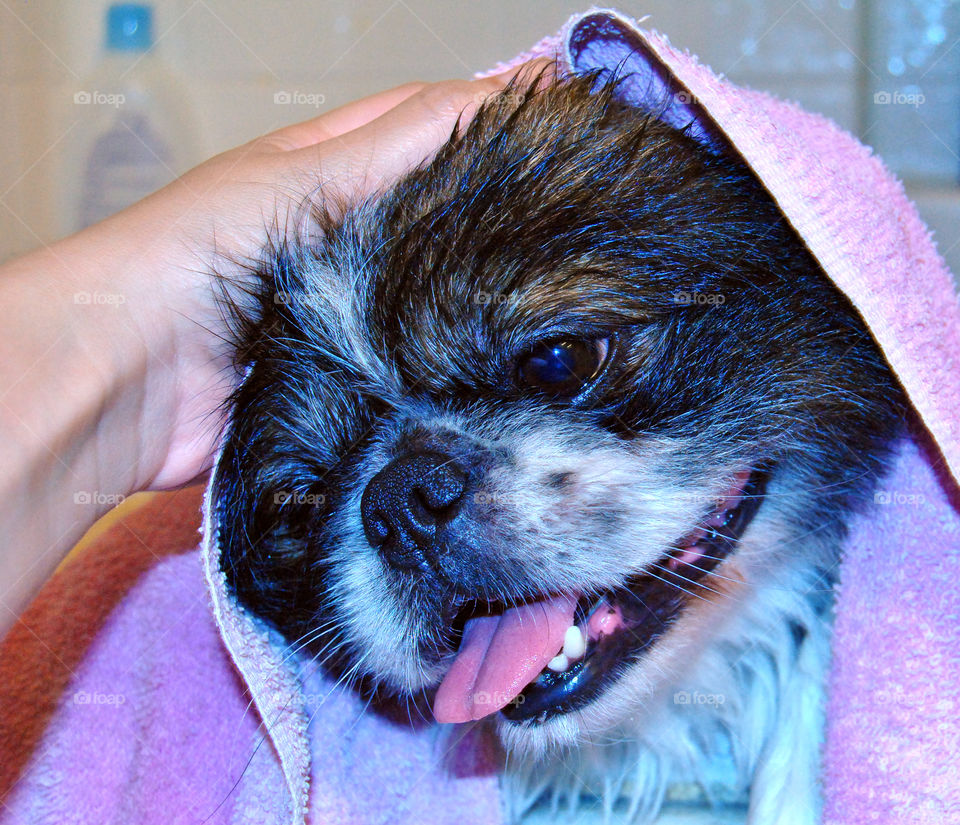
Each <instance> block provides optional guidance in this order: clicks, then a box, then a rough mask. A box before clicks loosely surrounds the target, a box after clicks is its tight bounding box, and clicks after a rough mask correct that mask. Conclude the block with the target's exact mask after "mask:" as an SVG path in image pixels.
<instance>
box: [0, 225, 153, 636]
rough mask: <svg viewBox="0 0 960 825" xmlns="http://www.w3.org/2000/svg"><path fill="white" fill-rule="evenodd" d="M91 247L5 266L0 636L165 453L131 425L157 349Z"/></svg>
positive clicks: (87, 241)
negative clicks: (67, 556) (66, 556)
mask: <svg viewBox="0 0 960 825" xmlns="http://www.w3.org/2000/svg"><path fill="white" fill-rule="evenodd" d="M93 240H96V239H93V238H88V237H84V236H76V237H74V238H70V239H67V240H66V241H63V242H61V243H60V244H56V245H54V246H52V247H49V248H47V249H44V250H39V251H37V252H35V253H32V254H30V255H28V256H26V257H24V258H22V259H20V260H18V261H14V262H12V263H10V264H7V265H5V266H4V267H2V268H0V312H2V315H0V318H2V321H0V323H2V327H3V331H2V334H0V432H2V433H3V437H2V439H0V524H2V525H3V545H4V546H3V549H2V551H0V602H2V608H3V609H2V615H0V629H6V628H7V627H9V625H10V624H11V623H12V621H13V620H14V618H15V616H16V615H17V614H18V613H19V612H20V611H21V610H22V609H23V607H24V606H25V604H26V602H27V601H28V600H29V598H30V597H31V595H32V594H33V593H35V592H36V590H37V588H38V587H39V585H40V584H41V583H42V582H43V581H44V579H45V578H46V577H47V576H48V575H49V574H50V573H51V572H52V571H53V569H54V568H55V567H56V565H57V563H58V562H59V561H60V560H61V559H62V558H63V556H64V554H65V553H66V552H67V551H68V550H69V549H70V547H71V546H72V545H73V544H74V543H75V542H76V540H77V539H78V538H79V537H80V536H81V535H82V534H83V533H84V531H85V530H86V528H87V527H89V525H90V524H92V523H93V521H95V520H96V518H97V517H99V515H101V514H102V513H103V512H105V511H106V510H108V509H109V508H110V507H111V506H112V505H113V504H115V503H116V502H117V501H118V500H119V499H120V497H122V496H125V495H128V494H130V493H131V492H134V491H136V490H137V489H140V488H142V487H143V486H145V485H146V484H147V483H149V481H150V479H151V477H152V474H154V473H155V472H156V470H157V467H159V466H160V463H161V461H162V456H163V454H164V452H165V443H164V434H163V433H162V432H161V433H155V434H154V435H155V437H154V438H152V439H150V441H151V442H152V443H141V442H142V441H143V437H142V433H143V432H144V431H145V430H144V428H141V427H132V426H131V425H130V424H131V421H136V420H139V419H140V417H141V415H142V413H143V409H144V406H145V389H146V386H147V381H146V379H147V376H148V374H149V364H148V360H149V358H150V357H151V356H150V355H149V351H150V347H149V346H148V345H147V342H145V341H143V340H142V335H141V334H140V333H139V331H138V330H137V328H136V326H135V324H134V323H133V321H132V319H131V316H130V313H129V311H128V307H127V305H126V301H127V299H128V296H125V295H124V294H123V292H122V287H121V286H120V284H119V280H118V279H115V278H112V277H111V275H110V274H109V273H108V272H105V271H101V270H100V269H99V266H100V263H99V262H100V260H101V258H100V256H99V255H98V254H96V253H95V252H94V245H93V243H92V241H93ZM99 248H100V249H102V246H100V247H99ZM105 257H106V256H105ZM117 257H119V258H121V259H122V258H123V255H122V254H121V255H119V256H117ZM66 261H69V264H67V263H66ZM151 343H152V345H153V349H154V351H155V353H156V355H155V356H153V357H162V356H161V355H160V353H159V352H157V350H159V349H162V342H160V341H155V342H151ZM158 420H162V419H158Z"/></svg>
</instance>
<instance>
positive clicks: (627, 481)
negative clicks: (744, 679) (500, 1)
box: [215, 79, 898, 748]
mask: <svg viewBox="0 0 960 825" xmlns="http://www.w3.org/2000/svg"><path fill="white" fill-rule="evenodd" d="M318 221H319V222H320V223H321V229H322V230H323V234H324V240H323V241H322V242H314V243H312V244H299V245H286V246H283V247H281V248H280V249H278V250H277V252H276V254H275V255H273V256H272V260H271V263H270V265H269V266H266V267H265V268H264V271H263V272H261V273H260V276H261V278H262V291H261V293H260V301H259V305H258V307H257V309H256V310H255V311H246V312H245V314H244V318H243V319H241V323H240V325H239V338H240V352H241V362H242V364H243V365H244V366H249V367H250V371H249V374H248V376H247V378H246V381H245V383H244V384H243V386H242V387H241V389H240V390H239V391H238V392H237V394H236V396H235V398H234V399H233V406H232V421H231V426H230V431H229V437H228V439H227V442H226V446H225V449H224V453H223V457H222V459H221V463H220V466H219V469H218V472H217V476H216V481H215V484H216V491H215V496H216V508H217V514H218V517H219V520H220V525H221V526H220V540H221V546H222V562H221V563H222V566H223V569H224V570H225V572H226V574H227V577H228V581H229V583H230V585H231V587H232V588H233V590H234V592H235V594H236V596H237V597H238V598H239V599H240V600H241V601H242V602H243V603H244V604H245V605H246V606H247V607H249V608H250V609H251V610H253V611H254V612H256V613H258V614H260V615H261V616H263V617H264V618H266V619H268V620H269V621H271V622H273V623H274V624H275V625H277V626H278V627H279V628H280V629H281V630H282V631H283V632H284V633H285V634H286V635H287V636H288V638H289V639H290V641H291V643H305V644H306V645H307V647H308V649H310V650H312V651H313V652H315V653H317V654H318V655H322V656H329V655H334V656H335V661H336V663H337V667H338V669H339V670H340V672H341V673H344V674H349V675H351V676H353V675H355V676H358V677H360V676H362V677H366V678H367V679H368V680H370V681H372V682H374V683H376V684H378V685H381V686H384V687H386V688H389V689H391V690H393V691H396V692H399V693H401V694H405V695H413V694H418V693H420V692H430V691H432V690H433V689H434V688H436V687H437V686H438V685H439V686H440V687H439V690H438V691H437V695H436V698H435V700H434V709H435V711H436V714H437V716H438V718H440V719H442V720H444V721H463V720H466V719H471V718H480V717H483V716H487V715H492V714H496V716H495V718H496V719H497V720H498V723H499V725H500V728H501V731H502V733H503V735H504V738H505V739H506V741H507V742H508V743H509V744H512V745H515V746H517V747H525V746H526V747H533V748H537V747H541V746H543V745H545V744H549V743H551V742H560V741H563V742H570V741H575V740H576V739H577V737H578V736H580V735H589V734H592V733H595V732H597V731H601V730H608V729H610V728H611V727H614V726H616V725H618V724H619V723H620V722H622V721H623V719H625V718H627V717H629V716H631V715H634V714H636V712H637V708H638V706H639V704H640V703H642V702H643V701H644V699H645V698H647V697H649V696H650V695H651V694H653V693H655V692H656V691H657V690H659V689H661V688H662V687H663V685H665V684H668V683H669V680H670V679H672V678H674V677H675V675H676V674H677V673H678V672H679V671H680V670H681V669H682V668H683V667H684V666H686V665H687V664H689V662H690V661H691V660H693V659H695V655H696V650H697V647H698V646H699V645H701V644H703V641H704V640H705V639H708V638H709V636H710V632H711V629H712V628H714V627H717V626H719V625H720V624H721V623H722V620H723V618H724V616H725V615H726V614H727V613H728V612H729V611H731V610H735V609H736V605H737V603H738V601H739V600H740V599H742V598H745V597H748V596H749V591H750V588H751V587H754V586H756V584H757V582H758V581H761V580H763V579H764V577H769V576H771V575H774V573H775V571H776V569H777V567H778V565H782V564H784V563H786V561H787V560H790V559H795V558H796V557H797V556H798V555H803V554H806V555H808V556H811V557H812V556H813V555H815V554H817V553H821V552H824V551H825V548H829V547H830V546H832V543H833V542H835V541H836V539H837V537H838V535H839V533H840V531H841V529H842V523H843V519H844V517H845V514H846V513H847V512H848V511H849V509H850V508H851V507H852V506H853V505H854V503H855V501H856V499H857V497H858V495H862V494H863V491H864V490H865V489H867V487H868V486H869V483H870V480H871V479H872V478H873V477H874V476H875V475H876V473H877V472H878V469H879V467H880V465H881V461H882V458H883V455H884V445H885V443H886V441H887V440H888V439H889V438H890V436H891V433H892V432H893V431H894V427H895V421H896V409H897V404H898V395H897V390H896V388H895V386H894V382H893V380H892V379H891V377H890V374H889V372H888V370H887V368H886V366H885V365H884V363H883V361H882V359H881V357H880V356H879V355H878V353H877V352H876V350H875V348H874V346H873V344H872V342H871V341H870V338H869V336H868V334H867V333H866V332H865V330H864V328H863V326H862V323H861V322H860V321H859V319H858V318H857V316H856V315H855V313H854V311H853V310H852V309H851V308H850V307H849V305H848V304H847V303H846V301H845V300H844V299H843V298H842V297H841V296H840V295H839V294H838V293H837V292H836V291H835V289H834V288H833V287H832V286H831V285H829V284H828V282H827V280H826V278H825V277H824V276H823V275H822V273H821V272H820V271H819V270H818V268H817V266H816V264H815V262H814V261H813V260H812V259H811V257H810V256H809V254H808V253H807V252H806V251H805V249H804V248H803V246H802V245H801V244H800V242H799V241H798V240H797V239H796V237H795V236H794V234H793V232H792V230H790V229H789V227H787V226H786V225H785V223H784V220H783V218H782V216H781V215H780V213H779V212H778V210H777V209H776V207H775V206H774V205H773V204H772V203H771V202H770V200H769V197H768V196H767V195H766V194H765V193H764V191H763V190H762V189H761V187H760V186H759V185H758V184H757V183H756V182H755V181H754V180H753V179H752V177H751V176H750V175H749V174H748V173H747V172H746V171H744V170H743V168H742V167H741V166H740V165H739V164H738V162H737V161H736V160H734V159H731V158H727V157H721V156H718V155H716V154H712V153H710V152H708V151H706V150H705V149H703V148H702V147H701V146H699V145H698V144H697V143H696V142H695V141H694V140H692V139H691V138H690V137H688V136H686V135H685V134H682V133H681V132H678V131H677V130H675V129H673V128H672V127H670V126H667V125H665V124H663V123H662V122H660V121H658V120H657V119H656V118H653V117H644V116H642V115H640V114H639V113H638V112H637V111H636V110H632V109H629V108H628V107H626V106H623V105H621V104H620V103H618V102H617V100H616V97H615V87H614V86H612V85H609V84H608V85H598V84H596V83H595V82H593V81H591V80H589V79H579V80H566V81H562V82H559V83H556V84H554V85H552V86H551V87H549V88H547V89H545V90H542V91H539V92H536V93H530V92H528V93H526V94H523V95H520V94H516V90H513V92H511V93H508V94H507V95H505V96H503V97H501V98H498V99H496V100H494V101H491V102H489V103H488V104H487V105H485V106H484V107H483V108H482V109H481V111H480V113H479V114H478V115H477V116H476V118H475V119H474V120H473V122H472V123H471V124H470V125H469V127H468V128H467V129H466V130H465V132H464V133H463V134H460V135H457V136H455V137H454V138H452V139H451V141H450V143H449V144H448V145H447V146H446V147H445V148H444V149H443V150H442V151H441V152H440V153H439V155H438V156H437V157H436V158H435V159H434V160H433V161H432V162H431V163H429V164H428V165H426V166H425V167H424V168H423V169H421V170H419V171H417V172H415V173H413V174H411V175H410V176H408V177H407V178H406V179H404V180H403V181H401V182H400V183H399V184H398V185H397V186H396V187H395V188H394V189H393V190H392V191H391V192H390V193H388V194H386V195H385V196H384V197H382V198H381V199H379V200H378V201H377V202H376V203H373V204H368V205H367V206H364V207H362V208H360V209H357V210H356V211H354V212H352V213H351V214H349V215H348V216H347V217H345V218H343V219H341V220H338V221H337V222H335V223H334V222H331V221H330V220H328V219H324V218H322V217H320V216H318ZM811 537H812V538H811ZM570 626H573V627H576V628H578V630H568V627H570ZM561 647H563V648H564V650H565V654H564V655H563V656H560V655H558V654H559V652H560V649H561Z"/></svg>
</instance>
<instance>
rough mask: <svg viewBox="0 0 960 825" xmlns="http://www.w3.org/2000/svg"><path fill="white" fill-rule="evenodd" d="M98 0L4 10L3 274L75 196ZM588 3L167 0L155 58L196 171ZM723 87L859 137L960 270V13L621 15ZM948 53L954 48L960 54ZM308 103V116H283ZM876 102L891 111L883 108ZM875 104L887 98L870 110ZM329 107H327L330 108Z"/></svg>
mask: <svg viewBox="0 0 960 825" xmlns="http://www.w3.org/2000/svg"><path fill="white" fill-rule="evenodd" d="M106 5H107V3H106V0H71V2H69V3H64V2H62V0H60V2H54V0H32V1H31V2H24V0H5V2H0V106H2V109H0V111H2V112H3V116H2V118H0V146H2V147H3V150H4V151H3V152H2V153H0V259H2V258H5V257H7V256H9V255H11V254H14V253H16V252H19V251H23V250H25V249H28V248H30V247H32V246H35V245H36V244H38V243H40V242H43V241H47V240H50V239H51V238H53V237H55V236H56V235H57V234H58V232H60V231H61V230H62V227H63V225H64V223H63V220H62V214H63V208H64V207H63V204H64V203H67V202H69V201H70V200H71V198H72V197H73V196H74V192H73V191H72V189H71V182H72V180H73V176H72V175H71V174H70V170H69V169H67V168H65V163H66V160H65V159H66V157H67V153H65V152H64V151H63V150H64V147H66V146H68V145H69V144H70V142H71V140H73V138H74V136H75V135H77V134H79V131H80V130H82V127H83V123H84V118H86V117H89V116H90V110H89V107H88V108H86V109H85V108H84V107H83V106H77V105H75V104H74V103H73V94H74V92H76V91H77V90H78V89H83V88H85V87H86V84H87V83H88V80H87V79H88V78H89V76H90V73H91V71H92V70H93V68H94V66H95V65H96V62H97V56H98V52H99V47H100V41H101V39H102V35H101V28H102V18H103V13H104V9H105V7H106ZM588 5H589V3H588V2H587V0H537V2H518V0H510V2H508V1H507V0H477V1H476V2H473V3H460V2H453V1H452V0H310V1H309V2H308V1H307V0H297V2H293V0H273V2H253V1H252V0H158V2H157V3H155V8H156V16H157V25H156V28H157V32H158V35H159V43H158V46H157V53H158V55H162V56H163V58H164V59H165V60H166V61H167V62H168V63H169V64H170V65H171V66H172V67H173V68H174V69H175V70H176V71H177V72H178V73H179V75H180V76H181V77H182V78H183V79H184V81H185V84H186V85H185V88H186V89H187V90H188V93H187V97H188V98H189V101H188V103H189V105H190V106H191V108H192V110H193V112H194V114H195V118H196V125H197V133H198V138H199V139H198V141H196V145H194V146H192V147H190V151H189V155H190V156H191V159H192V160H194V161H196V160H200V159H201V158H202V157H204V156H206V155H208V154H210V153H213V152H215V151H219V150H221V149H225V148H227V147H229V146H232V145H235V144H237V143H239V142H242V141H244V140H247V139H249V138H251V137H254V136H256V135H258V134H261V133H263V132H265V131H268V130H270V129H274V128H277V127H279V126H281V125H284V124H286V123H290V122H293V121H296V120H301V119H304V118H307V117H310V116H312V115H314V114H316V113H317V112H322V111H324V110H326V109H329V108H331V107H332V106H335V105H337V104H339V103H342V102H344V101H347V100H350V99H352V98H355V97H357V96H359V95H362V94H366V93H369V92H373V91H376V90H378V89H381V88H383V87H386V86H390V85H394V84H397V83H400V82H403V81H406V80H411V79H427V80H430V79H439V78H443V77H450V76H466V75H469V74H470V73H472V72H473V71H475V70H477V69H481V68H484V67H486V66H489V65H491V64H493V63H495V62H496V61H497V60H500V59H503V58H505V57H509V56H511V55H513V54H514V53H516V52H518V51H520V50H522V49H524V48H526V47H527V46H529V45H530V44H531V43H533V42H534V41H536V40H538V39H539V38H540V37H541V36H543V35H544V34H547V33H549V32H552V31H554V30H556V28H557V27H558V26H559V25H560V24H561V23H562V22H563V21H564V20H565V19H566V18H567V16H568V15H569V14H571V13H572V12H574V11H578V10H581V9H583V8H585V7H586V6H588ZM619 6H620V7H621V8H622V9H623V10H624V11H626V12H628V13H630V14H633V15H635V16H642V15H644V14H647V15H649V20H648V21H647V25H649V26H651V27H654V28H657V29H659V30H661V31H664V32H666V33H668V34H669V35H670V38H671V40H672V41H673V42H674V43H675V44H678V45H682V46H685V47H688V48H690V49H691V50H692V51H694V52H696V53H698V54H699V55H700V56H701V58H702V59H703V60H704V61H705V62H707V63H709V64H710V65H712V66H713V68H714V69H715V70H717V71H719V72H722V73H725V74H727V75H729V76H730V77H732V78H733V79H735V80H737V81H738V82H743V83H747V84H749V85H751V86H755V87H758V88H764V89H770V90H772V91H774V92H776V93H778V94H781V95H783V96H786V97H790V98H793V99H796V100H799V101H800V102H801V103H802V104H803V105H805V106H807V107H808V108H811V109H815V110H819V111H822V112H825V113H826V114H828V115H830V116H831V117H833V118H834V119H836V120H837V121H838V122H839V123H840V124H842V125H843V126H845V127H847V128H849V129H852V130H854V131H857V132H859V133H860V134H862V135H865V136H866V139H867V141H868V142H870V143H872V144H873V145H874V146H875V147H876V148H877V149H878V150H879V151H880V153H881V154H883V155H884V157H885V158H886V159H887V161H888V163H890V164H891V166H893V167H894V168H895V169H897V170H898V171H900V172H901V173H902V174H903V175H904V176H905V177H906V178H908V179H910V180H915V181H916V182H917V183H918V184H920V188H919V189H917V190H916V191H917V194H918V197H919V200H920V204H921V208H922V209H925V210H927V208H928V207H927V202H928V201H929V203H930V204H932V205H931V206H930V207H929V216H930V217H931V219H932V220H933V221H934V222H935V223H936V224H938V226H937V229H938V231H939V233H940V235H941V238H940V242H941V247H942V248H943V249H944V250H945V251H948V254H949V256H950V257H951V258H953V259H954V261H955V264H954V265H955V267H956V268H957V269H960V247H955V248H951V247H953V244H956V243H957V239H958V234H960V233H958V231H957V229H956V226H958V225H960V197H957V196H955V193H954V192H953V191H952V190H951V185H952V183H953V182H954V181H955V180H956V178H957V173H958V170H960V159H958V157H957V155H958V148H960V46H958V45H957V42H958V39H960V3H957V2H956V0H953V2H951V1H950V0H872V2H869V3H865V2H862V0H860V1H859V2H857V1H856V0H685V1H684V2H676V0H644V2H638V1H637V0H620V2H619ZM954 47H955V48H954ZM283 91H288V92H302V93H304V96H305V99H306V100H309V101H311V103H306V104H301V105H296V104H285V103H278V102H275V100H276V98H275V95H276V94H277V93H278V92H283ZM884 93H886V94H888V95H889V101H890V102H884V101H885V98H884V96H883V95H884ZM875 95H877V97H874V96H875ZM321 100H322V103H320V101H321Z"/></svg>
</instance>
